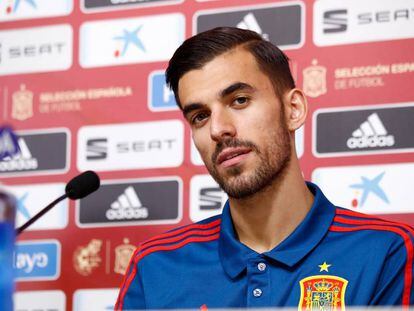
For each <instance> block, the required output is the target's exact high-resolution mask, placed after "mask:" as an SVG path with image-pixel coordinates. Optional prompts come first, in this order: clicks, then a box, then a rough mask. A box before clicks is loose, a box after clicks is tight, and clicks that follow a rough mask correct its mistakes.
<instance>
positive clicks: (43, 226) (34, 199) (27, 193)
mask: <svg viewBox="0 0 414 311" xmlns="http://www.w3.org/2000/svg"><path fill="white" fill-rule="evenodd" d="M5 188H6V189H7V190H8V191H10V193H12V194H13V195H14V196H15V197H16V200H17V210H16V227H20V226H22V225H23V224H24V223H26V222H27V221H28V220H29V219H30V218H32V217H33V216H34V215H36V214H37V213H38V212H40V210H42V209H43V208H44V207H45V206H47V205H48V204H49V203H50V202H51V200H54V199H56V198H58V197H60V196H61V195H62V194H64V193H65V184H63V183H57V184H32V185H19V186H7V187H5ZM67 224H68V200H63V201H61V202H60V203H58V204H57V205H56V206H55V207H54V208H52V209H51V210H50V211H49V212H47V213H46V214H45V215H43V217H41V218H40V219H39V220H37V221H36V222H35V223H33V224H32V225H31V226H30V227H28V228H27V229H26V230H54V229H63V228H65V227H66V226H67Z"/></svg>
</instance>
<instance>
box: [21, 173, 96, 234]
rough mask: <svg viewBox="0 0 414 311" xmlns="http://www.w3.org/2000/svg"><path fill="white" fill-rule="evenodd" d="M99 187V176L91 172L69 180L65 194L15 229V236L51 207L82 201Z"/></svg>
mask: <svg viewBox="0 0 414 311" xmlns="http://www.w3.org/2000/svg"><path fill="white" fill-rule="evenodd" d="M100 185H101V182H100V179H99V176H98V175H97V174H96V173H95V172H93V171H86V172H83V173H81V174H80V175H78V176H76V177H74V178H73V179H72V180H70V181H69V182H68V183H67V185H66V187H65V194H64V195H62V196H60V197H59V198H57V199H56V200H54V201H53V202H52V203H50V204H49V205H48V206H46V207H45V208H43V209H42V210H41V211H40V212H38V213H37V214H36V215H34V216H33V217H32V218H30V219H29V220H28V221H27V222H26V223H25V224H24V225H22V226H21V227H19V228H17V229H16V235H19V234H20V233H22V232H23V231H24V230H25V229H26V228H27V227H29V226H30V225H31V224H32V223H34V222H35V221H36V220H38V219H39V218H40V217H42V216H43V215H44V214H46V213H47V212H48V211H49V210H50V209H51V208H52V207H53V206H55V205H56V204H58V203H59V202H60V201H62V200H64V199H66V198H69V199H71V200H77V199H82V198H84V197H86V196H88V195H89V194H91V193H92V192H94V191H96V190H98V188H99V186H100Z"/></svg>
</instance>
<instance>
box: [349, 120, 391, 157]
mask: <svg viewBox="0 0 414 311" xmlns="http://www.w3.org/2000/svg"><path fill="white" fill-rule="evenodd" d="M346 144H347V146H348V148H350V149H358V148H374V147H391V146H394V144H395V139H394V135H388V132H387V130H386V129H385V126H384V124H383V123H382V121H381V119H380V118H379V116H378V114H377V113H373V114H371V115H369V116H368V118H367V121H365V122H363V123H362V124H361V125H360V126H359V128H358V129H357V130H355V131H354V132H353V133H352V137H351V138H349V139H348V140H347V142H346Z"/></svg>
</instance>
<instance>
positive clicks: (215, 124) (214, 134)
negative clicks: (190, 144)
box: [210, 110, 237, 142]
mask: <svg viewBox="0 0 414 311" xmlns="http://www.w3.org/2000/svg"><path fill="white" fill-rule="evenodd" d="M236 132H237V131H236V127H235V124H234V120H233V118H232V117H231V116H230V115H229V114H228V113H226V112H225V111H223V110H219V111H217V112H214V113H212V114H211V116H210V136H211V139H213V140H214V141H216V142H218V141H221V140H223V139H224V138H228V137H234V136H235V135H236Z"/></svg>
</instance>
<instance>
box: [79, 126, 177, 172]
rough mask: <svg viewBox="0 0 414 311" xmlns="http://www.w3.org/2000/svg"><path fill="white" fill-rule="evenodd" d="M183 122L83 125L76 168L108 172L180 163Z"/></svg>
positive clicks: (172, 165)
mask: <svg viewBox="0 0 414 311" xmlns="http://www.w3.org/2000/svg"><path fill="white" fill-rule="evenodd" d="M183 135H184V125H183V123H182V122H181V121H179V120H167V121H153V122H142V123H127V124H110V125H98V126H84V127H82V128H81V129H80V130H79V134H78V168H79V170H81V171H84V170H88V169H93V170H96V171H112V170H126V169H145V168H161V167H177V166H180V165H181V163H182V162H183V159H184V150H183V149H184V145H183Z"/></svg>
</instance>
